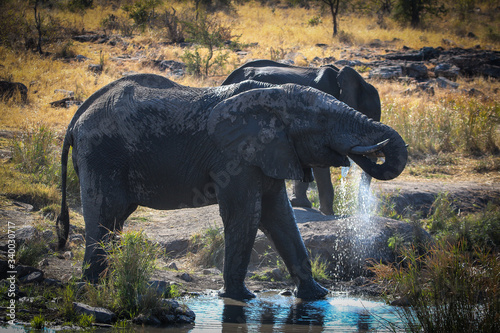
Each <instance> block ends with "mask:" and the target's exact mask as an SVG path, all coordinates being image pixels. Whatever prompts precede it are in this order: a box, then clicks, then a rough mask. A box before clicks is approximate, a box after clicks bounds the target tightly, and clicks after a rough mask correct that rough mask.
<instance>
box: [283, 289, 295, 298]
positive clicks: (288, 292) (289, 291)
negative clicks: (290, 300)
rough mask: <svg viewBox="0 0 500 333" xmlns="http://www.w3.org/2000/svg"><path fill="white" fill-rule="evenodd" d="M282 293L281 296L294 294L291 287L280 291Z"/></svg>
mask: <svg viewBox="0 0 500 333" xmlns="http://www.w3.org/2000/svg"><path fill="white" fill-rule="evenodd" d="M280 295H281V296H292V295H293V292H292V291H291V290H290V289H285V290H283V291H281V292H280Z"/></svg>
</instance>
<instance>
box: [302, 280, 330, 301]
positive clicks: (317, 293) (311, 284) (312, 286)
mask: <svg viewBox="0 0 500 333" xmlns="http://www.w3.org/2000/svg"><path fill="white" fill-rule="evenodd" d="M328 292H329V291H328V289H326V288H325V287H323V286H321V285H320V284H319V283H317V282H316V281H314V280H310V281H308V282H302V283H301V284H300V285H299V286H298V287H297V288H296V289H295V297H297V298H301V299H303V300H317V299H322V298H325V297H326V296H327V295H328Z"/></svg>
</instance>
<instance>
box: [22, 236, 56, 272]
mask: <svg viewBox="0 0 500 333" xmlns="http://www.w3.org/2000/svg"><path fill="white" fill-rule="evenodd" d="M47 245H48V244H47V242H46V241H45V240H44V239H42V238H41V237H39V236H36V237H33V238H32V239H29V240H27V241H25V242H24V243H22V244H21V245H20V246H19V248H18V249H17V251H16V260H17V262H19V263H22V264H24V265H27V266H36V265H37V264H38V262H39V261H40V260H41V258H42V257H43V255H44V254H46V253H47V252H49V248H48V246H47Z"/></svg>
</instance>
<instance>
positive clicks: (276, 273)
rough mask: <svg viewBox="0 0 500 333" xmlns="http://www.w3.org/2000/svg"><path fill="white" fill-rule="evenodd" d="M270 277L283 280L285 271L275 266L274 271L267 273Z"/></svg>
mask: <svg viewBox="0 0 500 333" xmlns="http://www.w3.org/2000/svg"><path fill="white" fill-rule="evenodd" d="M266 275H267V276H268V277H269V278H270V279H272V280H274V281H283V279H284V276H283V272H282V271H281V270H280V269H279V268H274V269H273V270H272V271H270V272H267V274H266Z"/></svg>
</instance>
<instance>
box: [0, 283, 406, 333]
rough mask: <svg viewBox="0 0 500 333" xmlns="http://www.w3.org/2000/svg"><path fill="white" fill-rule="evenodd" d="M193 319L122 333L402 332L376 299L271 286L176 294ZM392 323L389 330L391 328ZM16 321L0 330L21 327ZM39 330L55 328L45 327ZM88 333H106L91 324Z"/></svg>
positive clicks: (394, 317)
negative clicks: (248, 291) (308, 296)
mask: <svg viewBox="0 0 500 333" xmlns="http://www.w3.org/2000/svg"><path fill="white" fill-rule="evenodd" d="M181 302H183V303H185V304H186V305H187V306H189V308H191V310H193V311H194V312H195V313H196V321H195V323H194V324H191V325H184V326H179V327H164V328H153V327H139V326H134V327H132V328H131V330H125V331H124V332H129V331H133V332H153V333H155V332H231V333H232V332H394V331H403V329H402V327H403V326H402V324H401V321H400V320H399V317H398V316H397V315H396V314H395V308H394V307H391V306H388V305H386V304H385V303H383V302H380V301H374V300H370V299H365V298H358V297H348V296H345V295H337V296H330V297H328V298H326V299H324V300H319V301H301V300H299V299H296V298H295V297H292V296H282V295H279V294H278V293H277V292H275V291H269V292H262V293H258V294H257V297H256V298H255V299H252V300H249V301H245V302H241V301H236V300H232V299H224V298H220V297H218V296H217V295H216V293H213V294H207V295H202V296H197V297H189V298H185V299H182V300H181ZM391 325H392V327H393V328H392V329H391ZM27 331H29V329H24V328H23V327H20V326H18V327H17V329H14V327H10V328H7V327H3V328H2V327H0V332H27ZM44 332H56V330H54V329H45V330H44ZM93 332H99V333H101V332H111V330H109V329H97V330H93Z"/></svg>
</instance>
